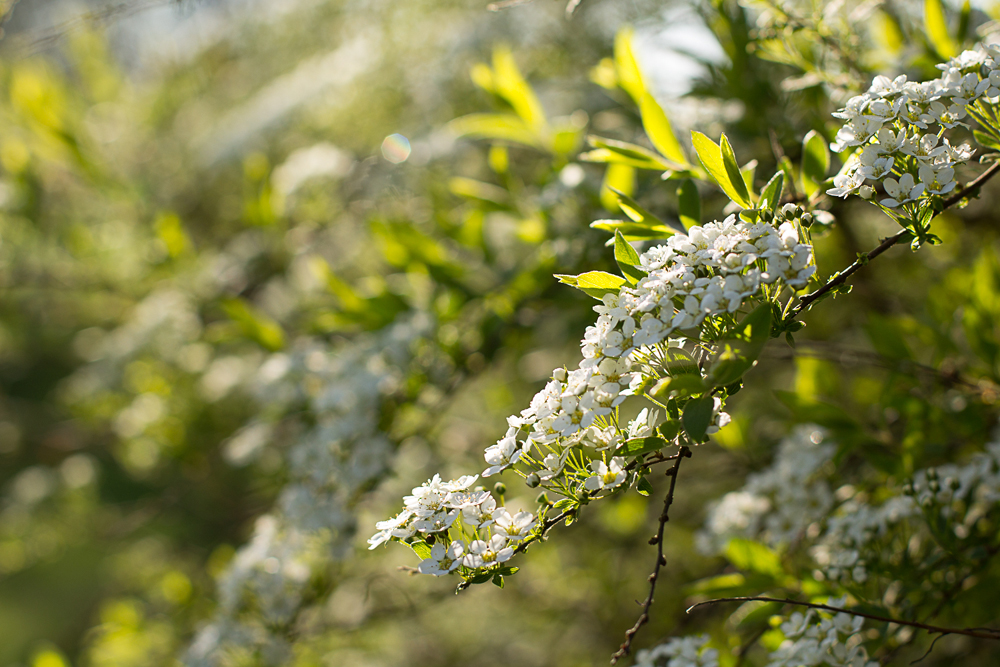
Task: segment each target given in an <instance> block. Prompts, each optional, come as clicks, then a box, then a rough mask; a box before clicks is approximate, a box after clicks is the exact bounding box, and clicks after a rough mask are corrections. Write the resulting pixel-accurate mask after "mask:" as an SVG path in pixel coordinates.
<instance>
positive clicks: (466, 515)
mask: <svg viewBox="0 0 1000 667" xmlns="http://www.w3.org/2000/svg"><path fill="white" fill-rule="evenodd" d="M482 494H483V495H482V496H477V497H476V498H473V500H474V501H478V502H470V503H469V504H467V505H464V506H463V507H462V521H464V522H465V523H466V525H468V526H470V527H472V528H485V527H487V526H489V525H490V524H492V523H493V511H494V510H496V508H497V501H496V498H494V497H493V496H492V495H490V494H489V493H488V492H486V491H483V492H482Z"/></svg>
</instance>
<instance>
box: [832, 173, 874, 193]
mask: <svg viewBox="0 0 1000 667" xmlns="http://www.w3.org/2000/svg"><path fill="white" fill-rule="evenodd" d="M865 178H867V176H866V175H865V173H864V172H863V171H862V170H861V169H860V168H857V169H854V170H852V171H848V172H847V173H844V174H837V175H836V176H834V177H833V185H834V187H832V188H830V189H829V190H827V191H826V194H828V195H830V196H831V197H847V195H851V194H854V193H855V192H857V191H858V189H859V188H860V187H861V186H862V185H864V183H865Z"/></svg>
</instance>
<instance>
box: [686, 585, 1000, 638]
mask: <svg viewBox="0 0 1000 667" xmlns="http://www.w3.org/2000/svg"><path fill="white" fill-rule="evenodd" d="M718 602H781V603H782V604H794V605H798V606H800V607H809V608H810V609H822V610H824V611H832V612H835V613H844V614H850V615H852V616H861V617H862V618H868V619H871V620H873V621H881V622H883V623H895V624H896V625H906V626H909V627H911V628H919V629H921V630H926V631H927V632H936V633H943V634H949V635H966V636H967V637H977V638H979V639H994V640H997V641H1000V630H989V629H985V631H984V630H973V629H970V628H961V629H960V628H942V627H940V626H937V625H928V624H926V623H918V622H917V621H904V620H901V619H898V618H889V617H887V616H879V615H877V614H867V613H865V612H862V611H853V610H851V609H844V608H843V607H832V606H830V605H828V604H816V603H814V602H802V601H801V600H790V599H788V598H771V597H765V596H763V595H751V596H745V597H732V598H715V599H713V600H705V601H703V602H698V603H695V604H693V605H691V606H690V607H688V608H687V613H691V610H692V609H695V608H696V607H701V606H703V605H707V604H716V603H718Z"/></svg>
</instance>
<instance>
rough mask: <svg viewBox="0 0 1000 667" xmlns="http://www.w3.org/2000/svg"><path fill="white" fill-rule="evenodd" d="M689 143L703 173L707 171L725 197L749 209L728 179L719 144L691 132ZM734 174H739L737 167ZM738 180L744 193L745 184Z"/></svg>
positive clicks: (740, 179) (748, 205) (747, 202)
mask: <svg viewBox="0 0 1000 667" xmlns="http://www.w3.org/2000/svg"><path fill="white" fill-rule="evenodd" d="M691 143H692V144H694V150H695V152H696V153H698V160H699V161H700V162H701V164H702V166H703V167H705V171H707V172H708V174H709V175H710V176H711V177H712V179H713V180H715V182H716V183H718V184H719V187H721V188H722V190H723V192H725V193H726V196H728V197H729V198H730V199H732V200H733V201H734V202H736V203H737V204H739V205H740V206H742V207H743V208H750V202H749V201H747V199H746V198H745V197H744V196H742V195H741V193H740V191H739V190H738V189H737V187H736V185H735V184H734V183H733V181H732V179H730V177H729V171H728V170H727V168H726V163H725V161H724V160H723V157H722V148H721V147H720V146H719V144H717V143H715V142H714V141H712V140H711V139H709V138H708V137H706V136H705V135H704V134H702V133H701V132H695V131H692V132H691ZM727 143H728V142H727ZM733 164H735V159H734V160H733ZM736 173H737V174H739V167H737V168H736ZM738 180H739V183H740V185H741V186H742V188H743V190H744V191H745V190H746V184H745V183H743V177H742V176H740V177H739V178H738Z"/></svg>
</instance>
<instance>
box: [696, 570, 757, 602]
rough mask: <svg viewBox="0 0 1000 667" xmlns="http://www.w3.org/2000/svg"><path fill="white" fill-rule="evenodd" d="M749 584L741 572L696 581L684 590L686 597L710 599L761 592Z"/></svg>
mask: <svg viewBox="0 0 1000 667" xmlns="http://www.w3.org/2000/svg"><path fill="white" fill-rule="evenodd" d="M759 590H760V589H759V588H754V587H753V586H752V585H750V584H748V582H747V578H746V576H745V575H743V574H741V573H739V572H731V573H729V574H719V575H716V576H714V577H709V578H708V579H702V580H701V581H696V582H694V583H693V584H691V585H689V586H686V587H685V588H684V593H685V594H686V595H708V596H710V597H719V596H731V595H747V594H749V593H751V592H755V591H759Z"/></svg>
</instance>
